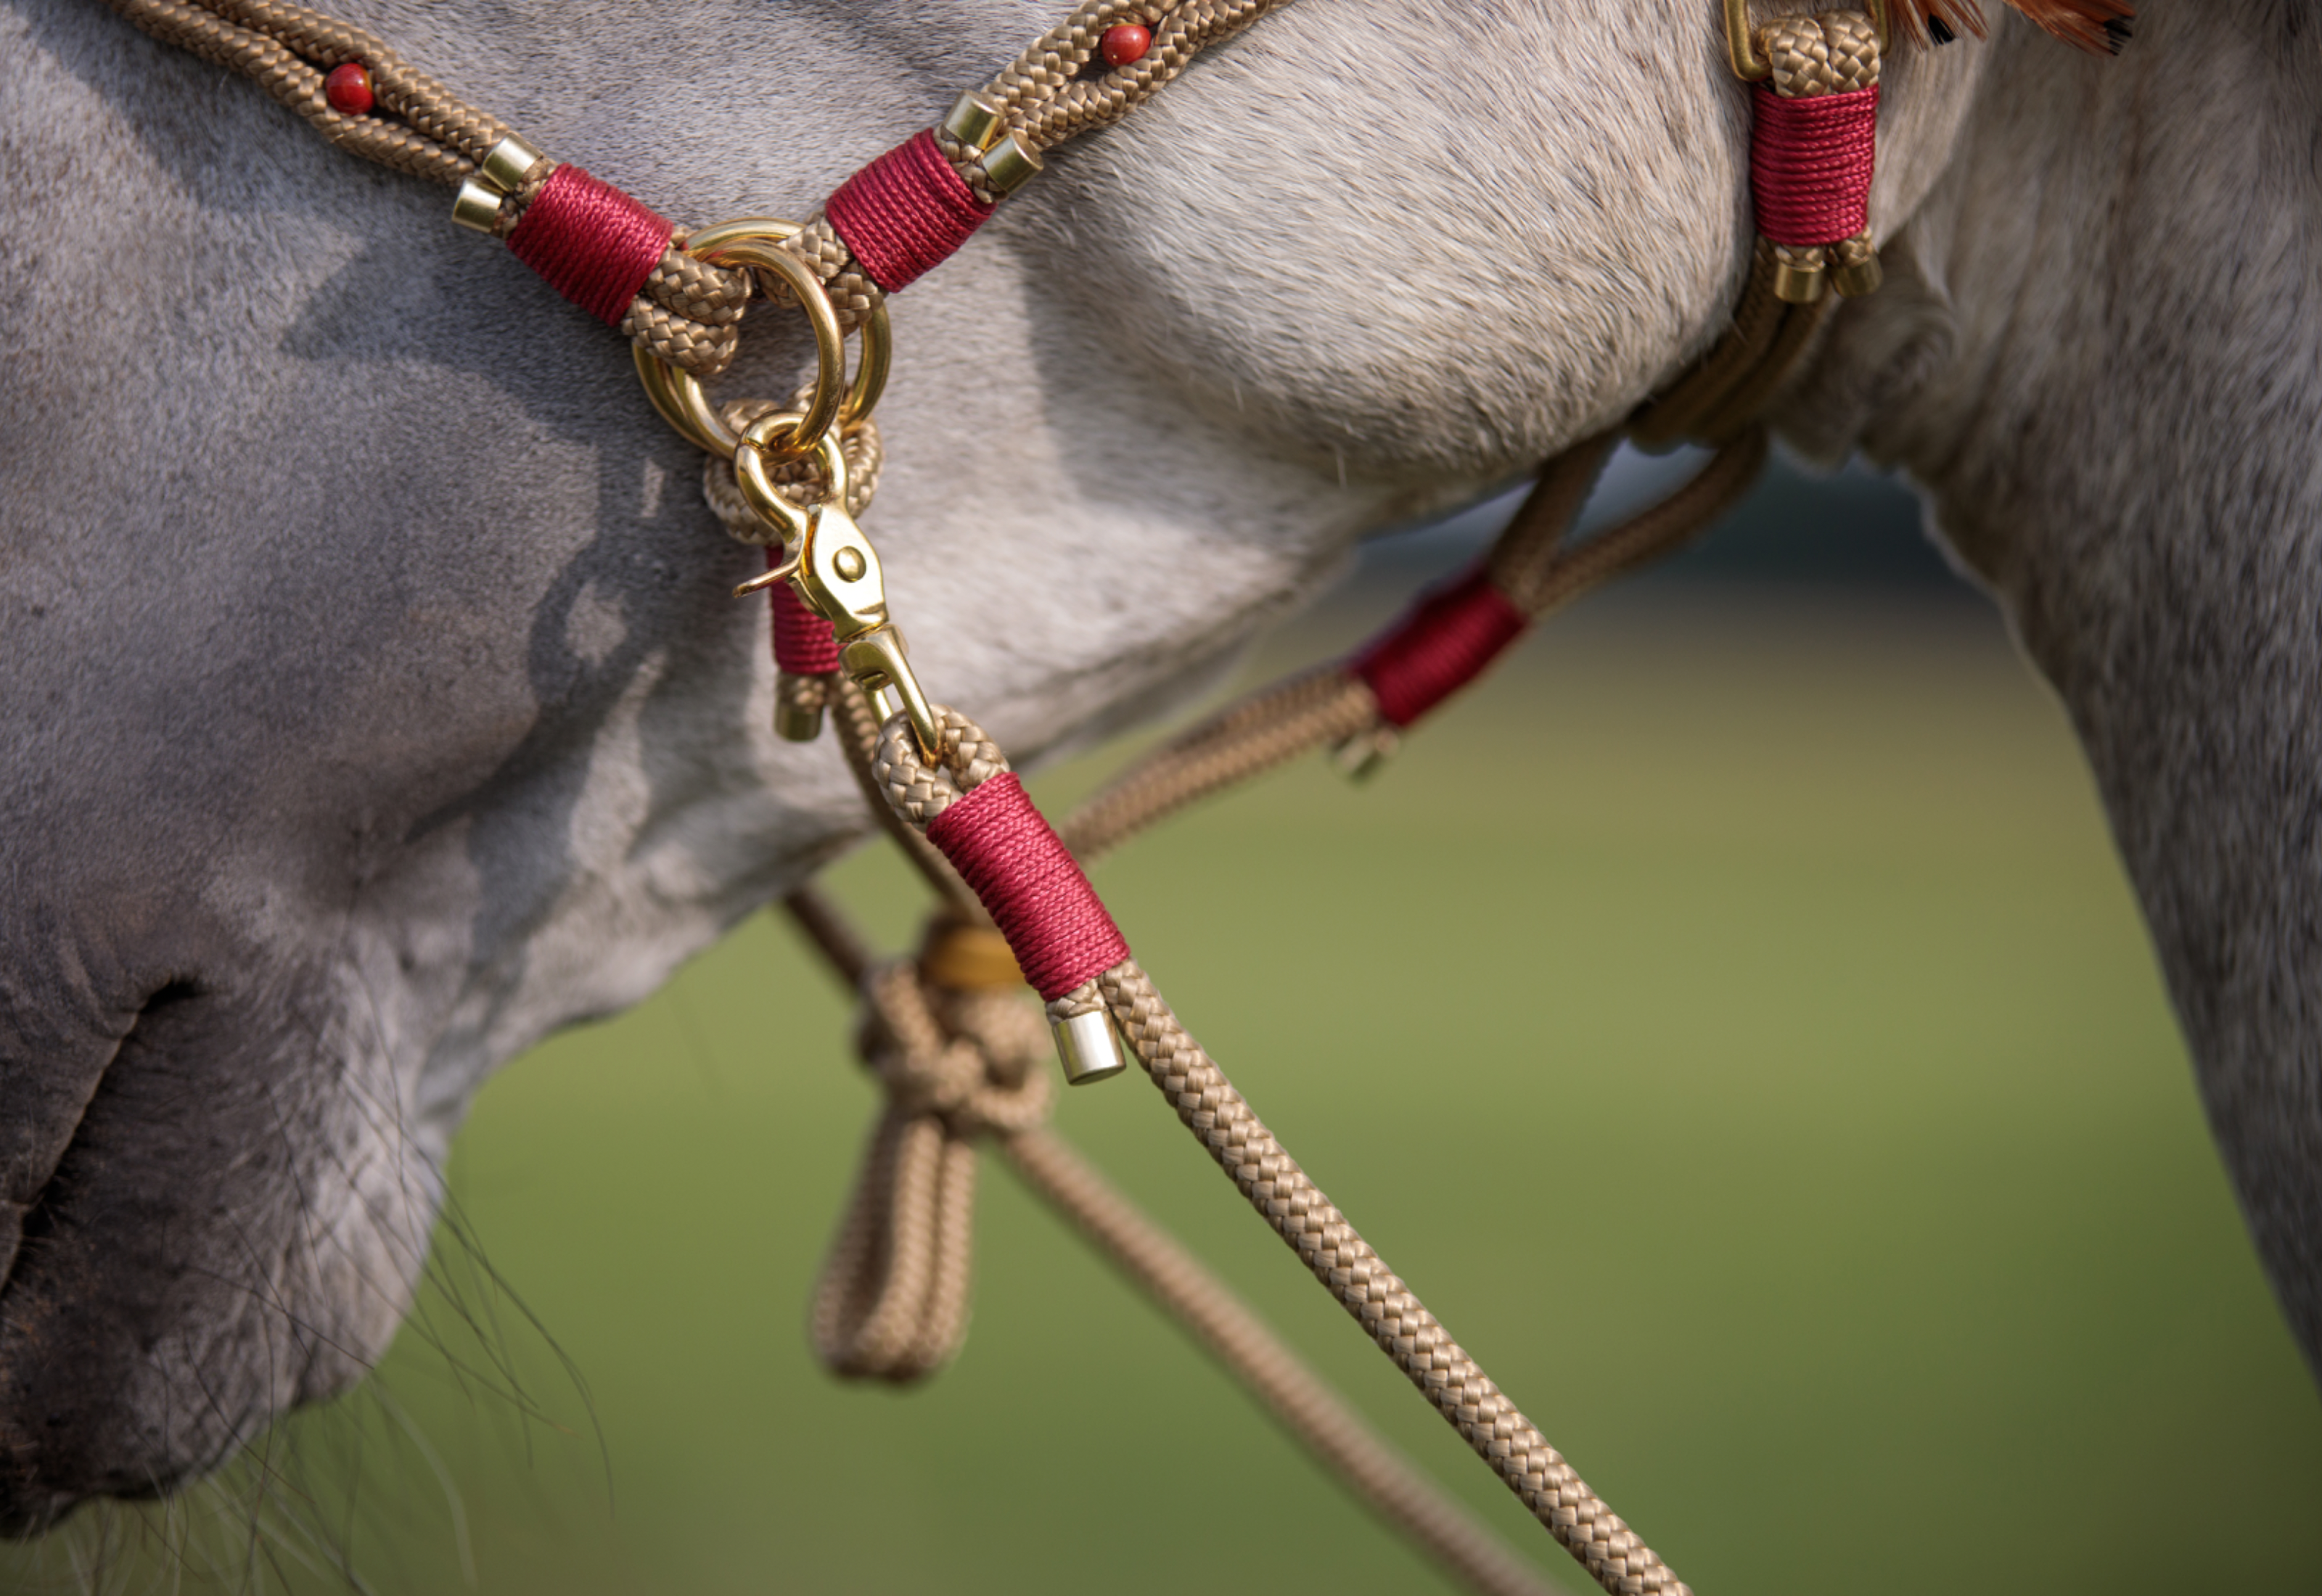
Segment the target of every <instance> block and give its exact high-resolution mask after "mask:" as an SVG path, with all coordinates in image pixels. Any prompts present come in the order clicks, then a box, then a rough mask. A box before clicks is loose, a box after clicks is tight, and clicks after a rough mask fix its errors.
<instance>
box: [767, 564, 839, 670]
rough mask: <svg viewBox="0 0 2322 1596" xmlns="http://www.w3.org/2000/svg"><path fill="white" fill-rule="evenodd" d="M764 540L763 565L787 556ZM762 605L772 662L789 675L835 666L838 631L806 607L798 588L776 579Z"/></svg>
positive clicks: (833, 668)
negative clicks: (769, 621)
mask: <svg viewBox="0 0 2322 1596" xmlns="http://www.w3.org/2000/svg"><path fill="white" fill-rule="evenodd" d="M787 558H788V556H787V555H785V554H784V553H783V552H782V551H781V550H779V549H777V548H775V547H773V546H772V544H768V545H767V548H766V568H767V569H768V570H772V569H773V567H775V566H776V565H779V564H780V563H782V561H783V560H785V559H787ZM766 608H767V611H768V612H769V613H770V614H771V615H772V616H773V622H774V664H775V666H776V667H777V668H779V669H780V670H784V671H787V672H788V673H789V674H791V675H792V676H827V675H828V674H829V673H830V672H831V671H834V670H837V669H838V634H836V632H834V631H832V630H831V627H830V623H829V622H828V621H826V620H824V619H823V618H822V617H821V616H818V615H817V614H815V613H814V611H812V610H810V609H809V608H808V607H807V605H806V600H805V599H803V598H800V597H799V596H798V589H796V588H792V587H791V585H790V584H789V583H788V582H776V583H775V584H774V585H773V586H772V587H771V588H767V589H766Z"/></svg>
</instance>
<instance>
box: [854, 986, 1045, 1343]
mask: <svg viewBox="0 0 2322 1596" xmlns="http://www.w3.org/2000/svg"><path fill="white" fill-rule="evenodd" d="M863 990H864V998H865V999H866V1000H867V1008H866V1012H865V1014H864V1026H863V1030H862V1035H861V1036H860V1038H859V1043H858V1045H859V1049H860V1051H861V1053H862V1054H863V1057H864V1062H865V1063H866V1064H867V1065H868V1066H869V1067H870V1069H871V1072H872V1073H873V1075H875V1076H876V1077H877V1078H878V1080H879V1082H880V1084H881V1086H882V1088H883V1089H884V1090H885V1092H886V1098H887V1102H886V1106H885V1108H883V1109H882V1112H881V1114H880V1117H879V1120H878V1123H877V1125H876V1126H873V1130H872V1135H871V1142H870V1145H869V1148H868V1149H867V1151H866V1152H865V1154H864V1161H863V1168H862V1173H861V1175H860V1177H859V1178H858V1179H857V1181H856V1182H855V1190H854V1193H853V1195H852V1197H851V1198H850V1199H849V1200H848V1203H847V1207H846V1213H845V1214H844V1215H843V1216H842V1217H841V1218H840V1221H839V1226H838V1230H837V1234H836V1236H835V1237H834V1238H833V1241H832V1245H831V1249H830V1252H829V1254H828V1256H827V1262H826V1263H824V1265H823V1270H822V1273H821V1274H820V1276H819V1277H818V1279H817V1281H816V1285H815V1294H814V1306H813V1309H812V1311H811V1313H810V1315H809V1321H808V1322H809V1333H810V1335H811V1336H812V1338H813V1342H814V1349H815V1355H816V1356H817V1357H818V1359H820V1360H821V1362H822V1363H823V1365H824V1366H825V1367H826V1368H827V1369H829V1370H830V1371H831V1372H832V1373H836V1374H841V1375H846V1376H849V1377H852V1378H856V1379H875V1380H884V1381H889V1382H894V1383H897V1384H904V1383H909V1382H912V1381H916V1380H919V1379H923V1378H925V1377H926V1376H927V1375H928V1374H931V1373H935V1372H936V1371H937V1369H940V1368H942V1367H943V1366H944V1365H945V1364H946V1363H949V1362H950V1361H951V1359H952V1358H953V1357H954V1356H955V1354H957V1352H958V1350H959V1346H960V1343H961V1341H962V1340H963V1339H964V1336H965V1334H966V1330H967V1302H968V1292H969V1289H970V1285H971V1283H972V1280H973V1276H974V1269H973V1263H974V1245H975V1229H974V1214H975V1207H974V1204H975V1180H976V1155H975V1144H976V1142H977V1140H979V1139H980V1138H982V1137H983V1136H985V1135H1014V1134H1016V1133H1019V1132H1021V1131H1026V1130H1029V1129H1031V1128H1032V1127H1033V1126H1037V1125H1038V1124H1040V1123H1041V1122H1042V1121H1044V1120H1045V1119H1047V1117H1048V1111H1049V1108H1050V1106H1051V1105H1052V1104H1053V1102H1054V1101H1055V1098H1056V1082H1055V1076H1054V1073H1053V1072H1051V1071H1049V1070H1047V1069H1046V1068H1044V1067H1043V1066H1044V1065H1045V1064H1046V1063H1047V1058H1048V1035H1047V1027H1046V1026H1043V1025H1042V1024H1041V1023H1040V1019H1039V1017H1038V1015H1037V1014H1035V1013H1034V1012H1033V1011H1032V1009H1031V1008H1029V1007H1028V1005H1026V1004H1025V1003H1024V1002H1023V1000H1022V999H1021V998H1020V997H1019V996H1017V995H1015V994H1013V993H1010V992H1008V991H994V990H984V991H952V990H943V989H930V988H929V987H928V985H927V984H926V983H925V982H924V981H923V980H922V979H921V976H920V972H919V968H918V966H917V965H916V964H914V963H912V962H910V961H909V960H903V961H899V962H895V963H892V964H889V965H886V966H884V967H882V968H881V969H879V970H876V971H873V972H871V973H870V974H869V975H868V976H867V977H866V978H865V979H864V983H863Z"/></svg>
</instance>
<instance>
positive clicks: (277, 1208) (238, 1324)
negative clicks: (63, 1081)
mask: <svg viewBox="0 0 2322 1596" xmlns="http://www.w3.org/2000/svg"><path fill="white" fill-rule="evenodd" d="M249 997H250V995H247V994H233V993H222V992H216V991H211V990H203V989H202V988H200V987H198V986H196V985H190V984H185V983H179V984H177V985H173V986H172V987H171V988H169V989H168V990H164V991H163V992H162V993H160V995H159V996H157V998H156V999H154V1000H153V1001H151V1002H150V1003H149V1004H148V1005H147V1006H146V1008H145V1009H144V1011H143V1012H142V1014H141V1015H140V1017H139V1019H138V1022H137V1024H136V1026H135V1027H134V1028H133V1030H132V1031H131V1033H130V1034H129V1035H128V1037H127V1038H126V1039H125V1040H124V1041H123V1044H122V1046H121V1049H120V1051H119V1053H117V1054H116V1055H115V1056H114V1060H113V1062H112V1064H111V1066H110V1067H109V1068H108V1069H107V1070H106V1072H105V1077H104V1079H103V1081H101V1082H100V1083H99V1085H98V1087H97V1090H96V1094H95V1096H94V1097H93V1098H92V1099H91V1100H90V1102H89V1104H88V1107H87V1112H86V1113H85V1114H84V1116H83V1117H82V1118H81V1121H80V1124H79V1126H78V1128H77V1129H76V1131H75V1132H74V1135H73V1138H72V1141H71V1143H70V1145H69V1147H68V1149H67V1151H66V1153H65V1156H64V1158H63V1160H62V1162H61V1163H59V1167H58V1169H57V1172H56V1173H55V1175H54V1177H53V1178H52V1179H51V1180H50V1182H49V1183H48V1186H47V1187H46V1189H45V1190H43V1191H42V1192H41V1195H40V1198H39V1199H38V1200H37V1201H36V1202H35V1203H34V1204H33V1205H32V1208H31V1209H30V1211H29V1212H28V1213H27V1215H26V1217H25V1221H24V1227H23V1241H22V1243H21V1244H20V1245H19V1246H18V1248H17V1251H16V1256H15V1260H14V1267H13V1269H12V1270H11V1271H10V1272H9V1275H8V1278H7V1281H6V1283H5V1287H4V1288H0V1534H5V1535H6V1536H9V1537H25V1536H30V1535H35V1534H38V1533H40V1532H41V1531H43V1530H45V1529H47V1528H50V1527H51V1526H53V1525H55V1524H56V1523H58V1522H59V1520H60V1519H62V1518H64V1517H65V1516H66V1515H67V1514H69V1512H70V1511H71V1510H72V1509H74V1508H75V1507H76V1506H78V1504H79V1503H81V1502H83V1501H85V1500H88V1499H90V1498H92V1497H99V1496H112V1497H127V1498H136V1497H151V1496H157V1495H161V1494H164V1493H166V1492H168V1491H170V1490H172V1489H173V1488H175V1487H176V1486H178V1484H180V1483H181V1482H185V1481H187V1480H189V1479H191V1478H194V1477H196V1476H198V1475H199V1474H201V1473H204V1472H206V1471H207V1470H208V1469H210V1468H213V1467H215V1465H217V1464H220V1463H222V1462H223V1461H224V1459H225V1458H226V1457H227V1456H229V1455H231V1454H232V1453H233V1451H235V1450H236V1449H237V1448H238V1447H240V1446H242V1445H243V1444H245V1443H247V1442H248V1441H250V1440H251V1438H252V1437H253V1436H255V1435H256V1434H258V1432H259V1431H261V1429H263V1428H264V1427H265V1426H266V1425H267V1424H268V1423H269V1422H270V1421H271V1420H272V1418H274V1417H275V1416H276V1415H278V1414H279V1413H281V1412H283V1411H284V1410H286V1409H289V1408H291V1407H294V1406H296V1405H298V1404H300V1403H304V1402H310V1401H315V1400H320V1399H322V1398H325V1397H328V1396H331V1395H333V1394H334V1393H336V1392H338V1391H343V1390H344V1389H346V1388H347V1387H348V1386H350V1385H352V1384H353V1383H354V1382H356V1381H357V1380H359V1379H360V1378H361V1376H362V1374H363V1373H364V1372H365V1371H366V1370H367V1369H368V1367H369V1366H370V1364H371V1363H373V1362H374V1361H375V1360H376V1359H377V1357H378V1356H379V1354H380V1353H381V1352H383V1351H384V1349H385V1347H386V1345H387V1344H388V1342H389V1339H390V1338H391V1337H392V1336H393V1335H394V1332H395V1328H396V1327H397V1325H398V1323H399V1322H400V1321H401V1318H402V1317H403V1314H404V1312H405V1310H406V1309H407V1307H408V1306H409V1302H410V1297H411V1290H412V1285H413V1282H414V1281H416V1278H417V1274H418V1270H419V1265H420V1263H421V1262H422V1260H423V1258H424V1248H425V1244H426V1239H427V1231H428V1227H429V1225H430V1224H431V1223H432V1220H433V1217H434V1209H435V1206H436V1199H437V1194H438V1187H437V1182H436V1178H435V1175H434V1167H433V1164H432V1162H431V1161H430V1160H429V1159H428V1158H427V1157H426V1156H425V1154H424V1153H422V1152H421V1151H420V1150H419V1149H418V1148H417V1147H416V1146H415V1145H414V1138H410V1137H399V1136H398V1135H397V1134H396V1126H397V1119H396V1117H395V1116H394V1115H393V1114H392V1112H391V1110H390V1109H389V1105H391V1103H392V1102H393V1099H392V1097H390V1096H387V1095H385V1094H383V1093H381V1092H379V1091H378V1090H374V1087H376V1086H378V1085H380V1084H384V1083H380V1082H367V1081H365V1079H364V1076H365V1073H366V1071H365V1069H364V1066H363V1065H362V1063H361V1061H360V1060H355V1059H349V1058H345V1057H331V1056H328V1055H320V1056H318V1054H317V1053H316V1050H315V1046H314V1043H315V1035H316V1033H315V1031H314V1030H313V1029H312V1028H311V1026H309V1025H307V1024H306V1023H304V1022H305V1021H306V1020H307V1019H309V1018H311V1017H310V1016H306V1015H302V1014H301V1013H300V1012H299V1005H298V1004H297V1003H296V1002H293V1001H279V1000H278V1001H276V1002H274V1003H271V1004H268V1003H265V1002H263V1001H259V1002H252V1001H250V1000H249ZM269 1008H270V1009H271V1010H272V1011H273V1012H272V1013H271V1015H270V1016H269V1015H266V1014H264V1013H261V1012H259V1011H261V1010H264V1009H269Z"/></svg>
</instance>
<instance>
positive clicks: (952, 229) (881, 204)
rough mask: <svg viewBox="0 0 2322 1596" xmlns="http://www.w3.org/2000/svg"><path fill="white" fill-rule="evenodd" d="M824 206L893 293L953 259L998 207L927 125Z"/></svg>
mask: <svg viewBox="0 0 2322 1596" xmlns="http://www.w3.org/2000/svg"><path fill="white" fill-rule="evenodd" d="M822 214H824V216H826V217H827V218H828V220H829V222H830V225H831V229H832V231H834V232H836V233H837V234H838V236H839V238H840V240H841V241H842V242H845V244H846V248H847V250H848V251H850V252H851V253H852V254H853V255H854V257H855V264H856V265H858V266H860V267H862V268H863V272H864V276H866V277H868V278H870V279H871V280H872V281H873V282H874V283H876V284H878V285H879V286H880V287H882V288H884V289H886V290H887V292H888V293H890V294H892V293H896V292H898V291H900V289H901V288H902V287H904V286H905V285H906V284H908V283H910V282H912V281H913V280H915V279H916V278H919V275H920V274H921V273H923V272H925V271H927V270H928V269H929V268H931V267H934V266H937V265H939V264H940V263H942V262H943V261H945V260H948V259H950V258H951V254H952V251H955V250H956V249H958V248H959V246H960V245H962V244H964V243H965V242H967V241H968V237H969V235H970V234H972V233H974V231H975V230H976V229H977V228H979V227H981V226H983V219H984V218H985V217H986V216H989V215H990V214H992V207H991V206H990V205H985V204H984V203H983V201H981V200H979V199H977V198H976V197H975V194H974V190H973V189H971V188H969V187H968V186H967V185H966V184H965V183H964V182H963V181H961V179H960V175H959V174H958V173H957V172H955V171H954V170H952V166H951V162H949V161H947V160H945V159H944V155H943V151H942V150H939V149H937V147H936V136H935V134H934V133H933V132H928V131H927V130H925V129H922V130H921V131H920V132H917V133H915V134H913V135H912V137H911V138H910V141H908V142H906V143H902V144H899V145H897V146H896V147H895V148H894V149H892V150H888V151H887V153H886V154H884V155H882V156H881V157H880V158H879V159H878V160H874V161H873V162H872V163H871V164H870V165H869V166H866V167H864V169H862V170H861V171H859V172H857V173H855V175H854V176H853V177H851V178H847V179H846V182H844V183H842V184H840V185H839V186H838V192H837V193H836V194H834V195H832V196H830V201H829V203H828V204H827V205H824V206H823V207H822Z"/></svg>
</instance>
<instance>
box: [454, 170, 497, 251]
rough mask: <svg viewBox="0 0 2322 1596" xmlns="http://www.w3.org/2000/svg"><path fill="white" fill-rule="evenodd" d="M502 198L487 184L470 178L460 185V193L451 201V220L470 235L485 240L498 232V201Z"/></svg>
mask: <svg viewBox="0 0 2322 1596" xmlns="http://www.w3.org/2000/svg"><path fill="white" fill-rule="evenodd" d="M503 197H504V196H502V195H501V193H500V191H499V190H498V189H497V188H494V187H490V186H489V184H486V183H482V182H480V181H478V180H477V179H476V178H469V179H468V180H467V181H466V182H464V183H462V184H461V185H460V192H459V193H458V194H457V195H455V196H453V199H452V220H453V221H454V222H456V223H459V224H460V225H461V226H462V227H464V228H467V229H468V230H469V231H470V232H471V233H482V234H484V235H485V236H486V237H487V238H489V237H490V236H492V235H493V234H495V233H498V231H499V226H500V200H501V199H502V198H503Z"/></svg>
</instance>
